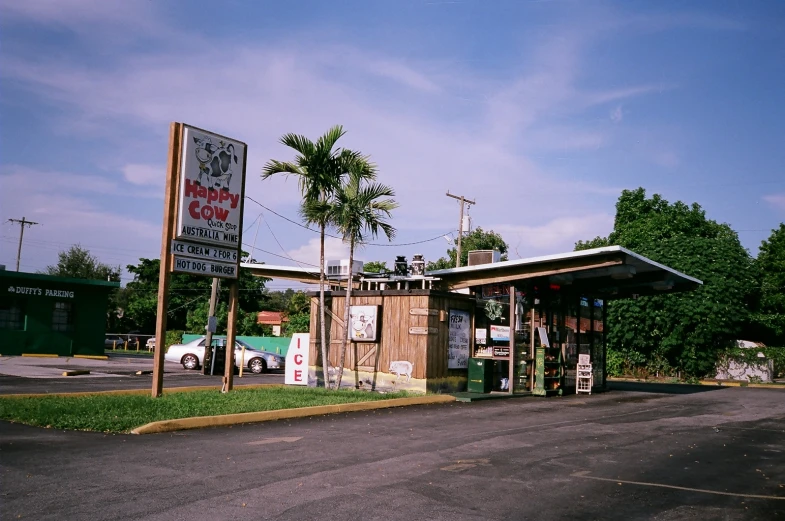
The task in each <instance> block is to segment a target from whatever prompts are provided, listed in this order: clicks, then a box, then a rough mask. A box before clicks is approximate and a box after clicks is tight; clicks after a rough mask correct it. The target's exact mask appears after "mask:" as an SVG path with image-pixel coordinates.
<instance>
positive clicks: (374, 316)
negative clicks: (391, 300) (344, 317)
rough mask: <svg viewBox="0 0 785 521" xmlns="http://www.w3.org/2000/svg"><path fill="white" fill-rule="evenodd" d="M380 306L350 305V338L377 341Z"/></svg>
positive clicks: (357, 340)
mask: <svg viewBox="0 0 785 521" xmlns="http://www.w3.org/2000/svg"><path fill="white" fill-rule="evenodd" d="M378 315H379V306H349V325H350V327H349V340H351V341H352V342H377V341H378V339H377V335H378V328H377V326H378V324H379V317H378Z"/></svg>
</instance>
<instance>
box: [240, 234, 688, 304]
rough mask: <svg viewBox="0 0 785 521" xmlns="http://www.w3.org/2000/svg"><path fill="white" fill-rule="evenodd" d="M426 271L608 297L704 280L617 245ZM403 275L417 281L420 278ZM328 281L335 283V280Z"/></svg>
mask: <svg viewBox="0 0 785 521" xmlns="http://www.w3.org/2000/svg"><path fill="white" fill-rule="evenodd" d="M240 267H241V268H242V269H247V270H250V271H251V273H252V274H253V275H255V276H258V277H269V278H273V279H286V280H294V281H298V282H304V283H308V284H315V283H317V282H318V281H319V271H318V270H317V269H313V268H298V267H292V266H273V265H270V264H249V263H243V264H241V265H240ZM425 276H426V277H427V278H429V279H431V278H433V279H438V280H437V281H435V283H434V287H435V288H438V289H441V290H446V291H450V290H459V289H465V288H470V287H476V286H482V285H483V284H494V283H501V282H512V283H517V284H524V283H526V282H532V283H543V282H548V283H549V284H556V285H558V286H559V287H560V288H562V290H563V291H565V292H576V293H591V294H593V295H596V296H597V297H600V296H602V297H605V298H607V299H613V298H626V297H630V296H634V295H655V294H662V293H673V292H677V291H691V290H694V289H696V288H697V287H698V286H700V285H701V284H703V282H701V281H700V280H698V279H696V278H694V277H690V276H689V275H686V274H684V273H681V272H679V271H676V270H674V269H673V268H669V267H668V266H665V265H663V264H660V263H658V262H654V261H653V260H651V259H647V258H646V257H644V256H643V255H638V254H637V253H635V252H633V251H630V250H628V249H626V248H622V247H621V246H607V247H604V248H594V249H591V250H583V251H574V252H568V253H561V254H558V255H546V256H542V257H531V258H528V259H518V260H510V261H504V262H495V263H492V264H481V265H478V266H464V267H462V268H452V269H446V270H435V271H428V272H426V273H425ZM407 279H408V280H412V281H413V280H422V277H420V278H417V279H415V278H411V277H407ZM401 280H404V279H401ZM330 282H331V283H333V284H335V283H337V282H338V281H330ZM344 283H345V282H344Z"/></svg>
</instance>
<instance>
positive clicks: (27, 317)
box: [0, 269, 120, 356]
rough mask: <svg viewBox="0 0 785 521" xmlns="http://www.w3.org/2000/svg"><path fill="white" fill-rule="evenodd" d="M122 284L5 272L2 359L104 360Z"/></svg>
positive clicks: (0, 291) (1, 281)
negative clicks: (109, 320) (112, 305)
mask: <svg viewBox="0 0 785 521" xmlns="http://www.w3.org/2000/svg"><path fill="white" fill-rule="evenodd" d="M119 287H120V283H119V282H106V281H101V280H85V279H72V278H67V277H55V276H52V275H42V274H38V273H20V272H16V271H5V270H2V269H0V354H2V355H21V354H49V355H60V356H73V355H103V354H104V338H105V334H106V312H107V307H108V302H109V294H110V293H111V292H112V291H114V290H115V289H117V288H119Z"/></svg>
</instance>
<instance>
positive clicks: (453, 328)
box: [447, 309, 471, 369]
mask: <svg viewBox="0 0 785 521" xmlns="http://www.w3.org/2000/svg"><path fill="white" fill-rule="evenodd" d="M449 324H450V339H449V341H448V344H447V369H466V368H468V367H469V335H470V331H471V315H469V312H468V311H461V310H458V309H451V310H450V321H449Z"/></svg>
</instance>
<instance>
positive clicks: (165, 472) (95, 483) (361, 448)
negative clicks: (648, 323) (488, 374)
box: [0, 387, 785, 521]
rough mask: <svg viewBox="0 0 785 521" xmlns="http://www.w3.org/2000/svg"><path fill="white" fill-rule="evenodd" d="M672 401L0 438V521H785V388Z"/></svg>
mask: <svg viewBox="0 0 785 521" xmlns="http://www.w3.org/2000/svg"><path fill="white" fill-rule="evenodd" d="M679 389H680V391H681V392H680V394H674V393H671V392H658V393H652V392H642V391H639V390H634V389H629V388H628V390H624V391H611V392H607V393H602V394H596V395H591V396H585V395H581V396H569V397H564V398H558V397H554V398H533V397H530V398H519V399H511V400H494V401H485V402H475V403H469V404H463V403H454V404H446V405H431V406H415V407H408V408H400V409H389V410H377V411H368V412H362V413H347V414H337V415H331V416H322V417H313V418H302V419H296V420H286V421H277V422H270V423H263V424H251V425H239V426H234V427H231V428H229V427H227V428H213V429H204V430H198V431H184V432H177V433H167V434H156V435H147V436H133V435H104V434H98V433H86V432H63V431H52V430H46V429H35V428H31V427H26V426H21V425H11V424H4V425H3V426H2V427H3V428H2V429H0V453H1V454H2V456H1V457H0V472H2V480H3V489H2V493H1V494H2V496H0V504H2V519H58V520H59V519H70V520H97V519H117V520H126V519H127V520H131V519H150V520H172V519H188V520H194V521H201V520H215V519H238V520H251V519H281V520H289V519H291V520H303V519H325V520H339V519H340V520H345V519H368V520H406V521H410V520H411V519H429V520H430V519H445V520H447V519H449V520H496V519H499V520H501V519H505V520H507V519H537V520H557V519H558V520H562V519H571V520H574V519H577V520H583V519H587V520H589V519H598V520H615V519H618V520H630V519H633V520H634V519H647V520H648V519H656V520H682V519H701V520H764V519H765V520H769V519H785V391H783V390H774V389H772V390H769V389H748V388H716V389H715V388H689V387H680V388H679ZM690 389H693V390H694V391H697V390H699V391H700V392H692V391H691V390H690Z"/></svg>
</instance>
